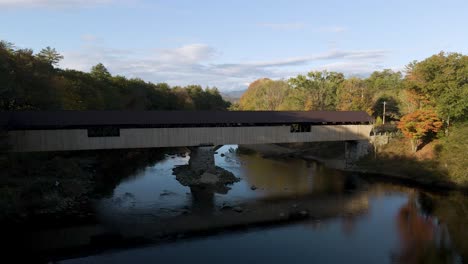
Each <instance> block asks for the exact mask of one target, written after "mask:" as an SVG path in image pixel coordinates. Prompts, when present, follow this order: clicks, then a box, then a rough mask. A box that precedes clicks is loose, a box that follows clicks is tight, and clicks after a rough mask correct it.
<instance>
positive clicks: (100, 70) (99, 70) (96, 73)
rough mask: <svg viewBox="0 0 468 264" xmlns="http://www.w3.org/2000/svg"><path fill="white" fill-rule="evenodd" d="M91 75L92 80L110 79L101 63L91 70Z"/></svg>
mask: <svg viewBox="0 0 468 264" xmlns="http://www.w3.org/2000/svg"><path fill="white" fill-rule="evenodd" d="M91 75H92V76H93V77H94V78H97V79H100V80H105V79H109V78H110V77H111V74H110V73H109V71H108V70H107V68H106V66H104V64H102V63H98V64H96V65H94V66H93V67H92V68H91Z"/></svg>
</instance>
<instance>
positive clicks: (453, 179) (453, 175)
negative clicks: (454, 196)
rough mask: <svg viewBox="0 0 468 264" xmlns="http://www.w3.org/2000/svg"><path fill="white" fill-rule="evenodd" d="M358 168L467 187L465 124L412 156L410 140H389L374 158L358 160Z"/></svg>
mask: <svg viewBox="0 0 468 264" xmlns="http://www.w3.org/2000/svg"><path fill="white" fill-rule="evenodd" d="M357 165H358V166H359V168H362V169H368V170H372V171H379V172H382V173H388V174H393V175H399V176H402V177H407V178H411V179H414V180H417V181H420V182H423V183H431V182H449V183H455V184H457V185H458V186H463V187H467V186H468V168H467V166H468V123H459V124H457V125H456V126H454V127H452V128H451V133H450V134H449V136H447V137H442V138H441V139H439V140H436V141H433V142H432V143H430V144H427V145H426V146H424V148H422V149H421V150H419V151H418V152H417V153H412V152H411V148H410V143H409V140H407V139H405V138H392V139H391V140H390V142H389V144H387V145H384V146H382V147H380V148H379V150H378V151H377V153H376V155H375V156H374V155H369V156H367V157H365V158H363V159H361V160H360V161H359V162H358V163H357Z"/></svg>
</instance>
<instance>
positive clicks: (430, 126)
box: [398, 110, 443, 152]
mask: <svg viewBox="0 0 468 264" xmlns="http://www.w3.org/2000/svg"><path fill="white" fill-rule="evenodd" d="M442 125H443V123H442V121H441V120H440V119H439V117H438V116H437V114H436V113H435V112H434V111H432V110H417V111H415V112H413V113H409V114H407V115H405V116H403V117H402V118H401V120H400V122H399V123H398V128H399V129H400V130H401V132H403V134H404V135H405V137H407V138H409V139H410V140H411V150H412V151H413V152H416V151H417V150H418V147H419V145H420V144H421V143H422V142H423V140H429V139H430V138H431V137H433V136H434V135H435V134H436V133H437V132H439V130H440V129H441V128H442Z"/></svg>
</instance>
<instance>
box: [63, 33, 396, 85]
mask: <svg viewBox="0 0 468 264" xmlns="http://www.w3.org/2000/svg"><path fill="white" fill-rule="evenodd" d="M85 43H86V45H85V46H83V47H82V48H81V49H79V50H77V51H73V52H64V53H63V55H64V57H65V59H64V60H63V61H62V62H61V64H60V66H61V67H63V68H71V69H77V70H83V71H89V69H90V68H91V67H92V66H93V65H95V64H97V63H99V62H101V63H103V64H104V65H105V66H106V67H107V68H108V69H109V71H110V72H111V73H112V74H119V75H124V76H126V77H129V78H133V77H139V78H142V79H144V80H147V81H152V82H167V83H169V84H170V85H187V84H200V85H202V86H217V87H218V88H220V89H221V90H224V91H228V90H239V89H243V88H245V87H246V85H245V84H246V83H250V82H252V81H254V80H256V79H258V78H264V77H268V78H272V79H280V78H288V77H291V76H295V75H297V74H299V73H304V72H307V71H310V70H329V71H340V72H343V73H345V74H348V75H367V74H369V73H371V72H372V71H374V70H379V69H381V68H382V66H381V65H382V63H383V62H384V60H385V57H386V55H388V53H389V51H387V50H331V51H328V52H324V53H319V54H313V55H308V56H301V57H293V58H283V59H277V60H266V61H248V62H242V63H214V62H213V60H214V59H216V60H217V61H220V60H221V58H220V56H219V52H218V51H217V50H216V49H215V48H214V47H211V46H208V45H205V44H200V43H198V44H189V45H184V46H181V47H176V48H167V49H156V50H140V51H135V50H123V49H113V48H108V47H104V46H102V45H98V44H99V43H100V42H95V43H94V44H93V43H92V42H85Z"/></svg>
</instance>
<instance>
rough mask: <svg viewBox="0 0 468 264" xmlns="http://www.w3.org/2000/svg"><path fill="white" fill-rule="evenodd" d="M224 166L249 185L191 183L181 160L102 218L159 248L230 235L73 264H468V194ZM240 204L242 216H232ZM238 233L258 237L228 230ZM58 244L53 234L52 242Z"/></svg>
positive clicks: (316, 172) (234, 161) (292, 167)
mask: <svg viewBox="0 0 468 264" xmlns="http://www.w3.org/2000/svg"><path fill="white" fill-rule="evenodd" d="M215 161H216V165H217V166H220V167H222V168H224V169H226V170H228V171H230V172H232V173H233V174H234V175H235V176H236V177H239V178H240V179H241V180H240V181H239V182H235V183H233V184H232V185H224V184H222V185H217V184H211V185H210V184H202V185H199V184H193V182H192V183H190V184H189V182H190V181H185V180H182V184H181V178H180V176H178V175H176V174H174V172H173V170H172V169H173V168H174V167H176V166H184V165H187V164H188V157H184V156H174V155H172V156H168V157H167V158H166V159H164V160H162V161H160V162H157V163H155V164H154V165H152V166H150V167H147V168H145V169H143V170H142V171H140V172H139V173H137V175H133V176H132V178H130V179H128V180H126V181H123V182H122V183H120V184H119V185H118V186H117V187H116V188H115V190H114V193H113V196H112V197H109V198H106V199H102V200H100V201H98V203H97V211H98V216H99V224H100V225H101V226H103V227H105V228H108V229H111V230H112V231H113V232H118V233H119V234H121V235H122V237H135V236H145V237H149V238H151V239H156V240H157V239H158V238H159V237H158V234H161V235H164V236H170V235H174V234H175V237H177V234H193V233H196V234H198V233H197V232H201V231H211V230H218V231H219V230H223V231H226V232H225V233H218V235H216V236H212V237H208V238H201V239H200V238H197V235H195V236H194V238H193V239H189V240H184V241H183V242H178V243H172V244H168V245H163V246H154V247H150V248H141V249H130V250H124V251H121V252H112V253H104V254H103V255H98V256H92V257H88V258H83V259H78V260H70V261H65V263H79V261H84V262H86V261H89V262H93V261H94V262H95V263H128V262H137V263H138V262H148V261H151V260H157V261H161V262H162V261H171V262H187V261H190V262H195V263H197V262H202V263H203V262H214V261H216V262H223V263H238V262H240V261H243V262H275V263H276V262H291V260H294V262H302V263H309V262H311V261H312V262H317V263H392V262H393V263H461V261H462V260H466V257H467V252H468V243H467V242H466V237H467V236H468V218H467V216H468V213H467V212H468V211H467V208H468V199H467V198H466V197H465V196H463V195H460V194H458V195H453V194H451V195H436V194H430V193H425V192H421V191H419V190H416V189H412V188H407V187H402V186H397V185H390V184H382V183H372V184H371V183H365V182H364V181H363V180H362V179H360V178H359V177H358V176H349V175H344V174H343V173H341V172H339V171H335V170H330V169H327V168H325V167H323V166H321V165H319V164H317V163H314V162H306V161H303V160H299V159H291V158H288V159H282V160H280V159H265V158H262V156H261V155H260V154H258V153H249V154H245V153H239V152H238V151H236V147H235V146H225V147H223V148H221V149H219V150H218V154H217V155H216V156H215ZM210 179H211V178H208V180H209V182H210V181H211V180H210ZM223 186H224V187H223ZM218 187H223V188H218ZM252 187H254V188H252ZM226 205H228V206H226ZM235 206H239V207H241V210H238V211H235V210H232V209H233V208H234V207H235ZM223 208H224V209H223ZM226 208H228V209H226ZM303 213H304V214H303ZM303 216H306V217H303ZM298 220H299V221H298ZM272 223H274V224H273V225H272ZM265 224H268V228H265V227H264V226H265ZM232 227H236V228H239V227H242V229H241V230H244V229H243V228H244V227H249V228H250V229H249V230H250V231H246V232H245V231H243V232H240V233H231V232H227V231H228V230H229V231H232V229H231V228H232ZM254 227H262V228H261V229H257V228H254ZM106 230H107V229H106ZM236 230H237V229H236ZM51 236H52V235H51V234H50V233H49V234H46V235H44V237H45V238H46V239H43V241H47V240H48V241H51V240H52V239H51ZM164 236H162V237H164ZM214 249H215V250H214ZM239 256H241V257H239Z"/></svg>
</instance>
